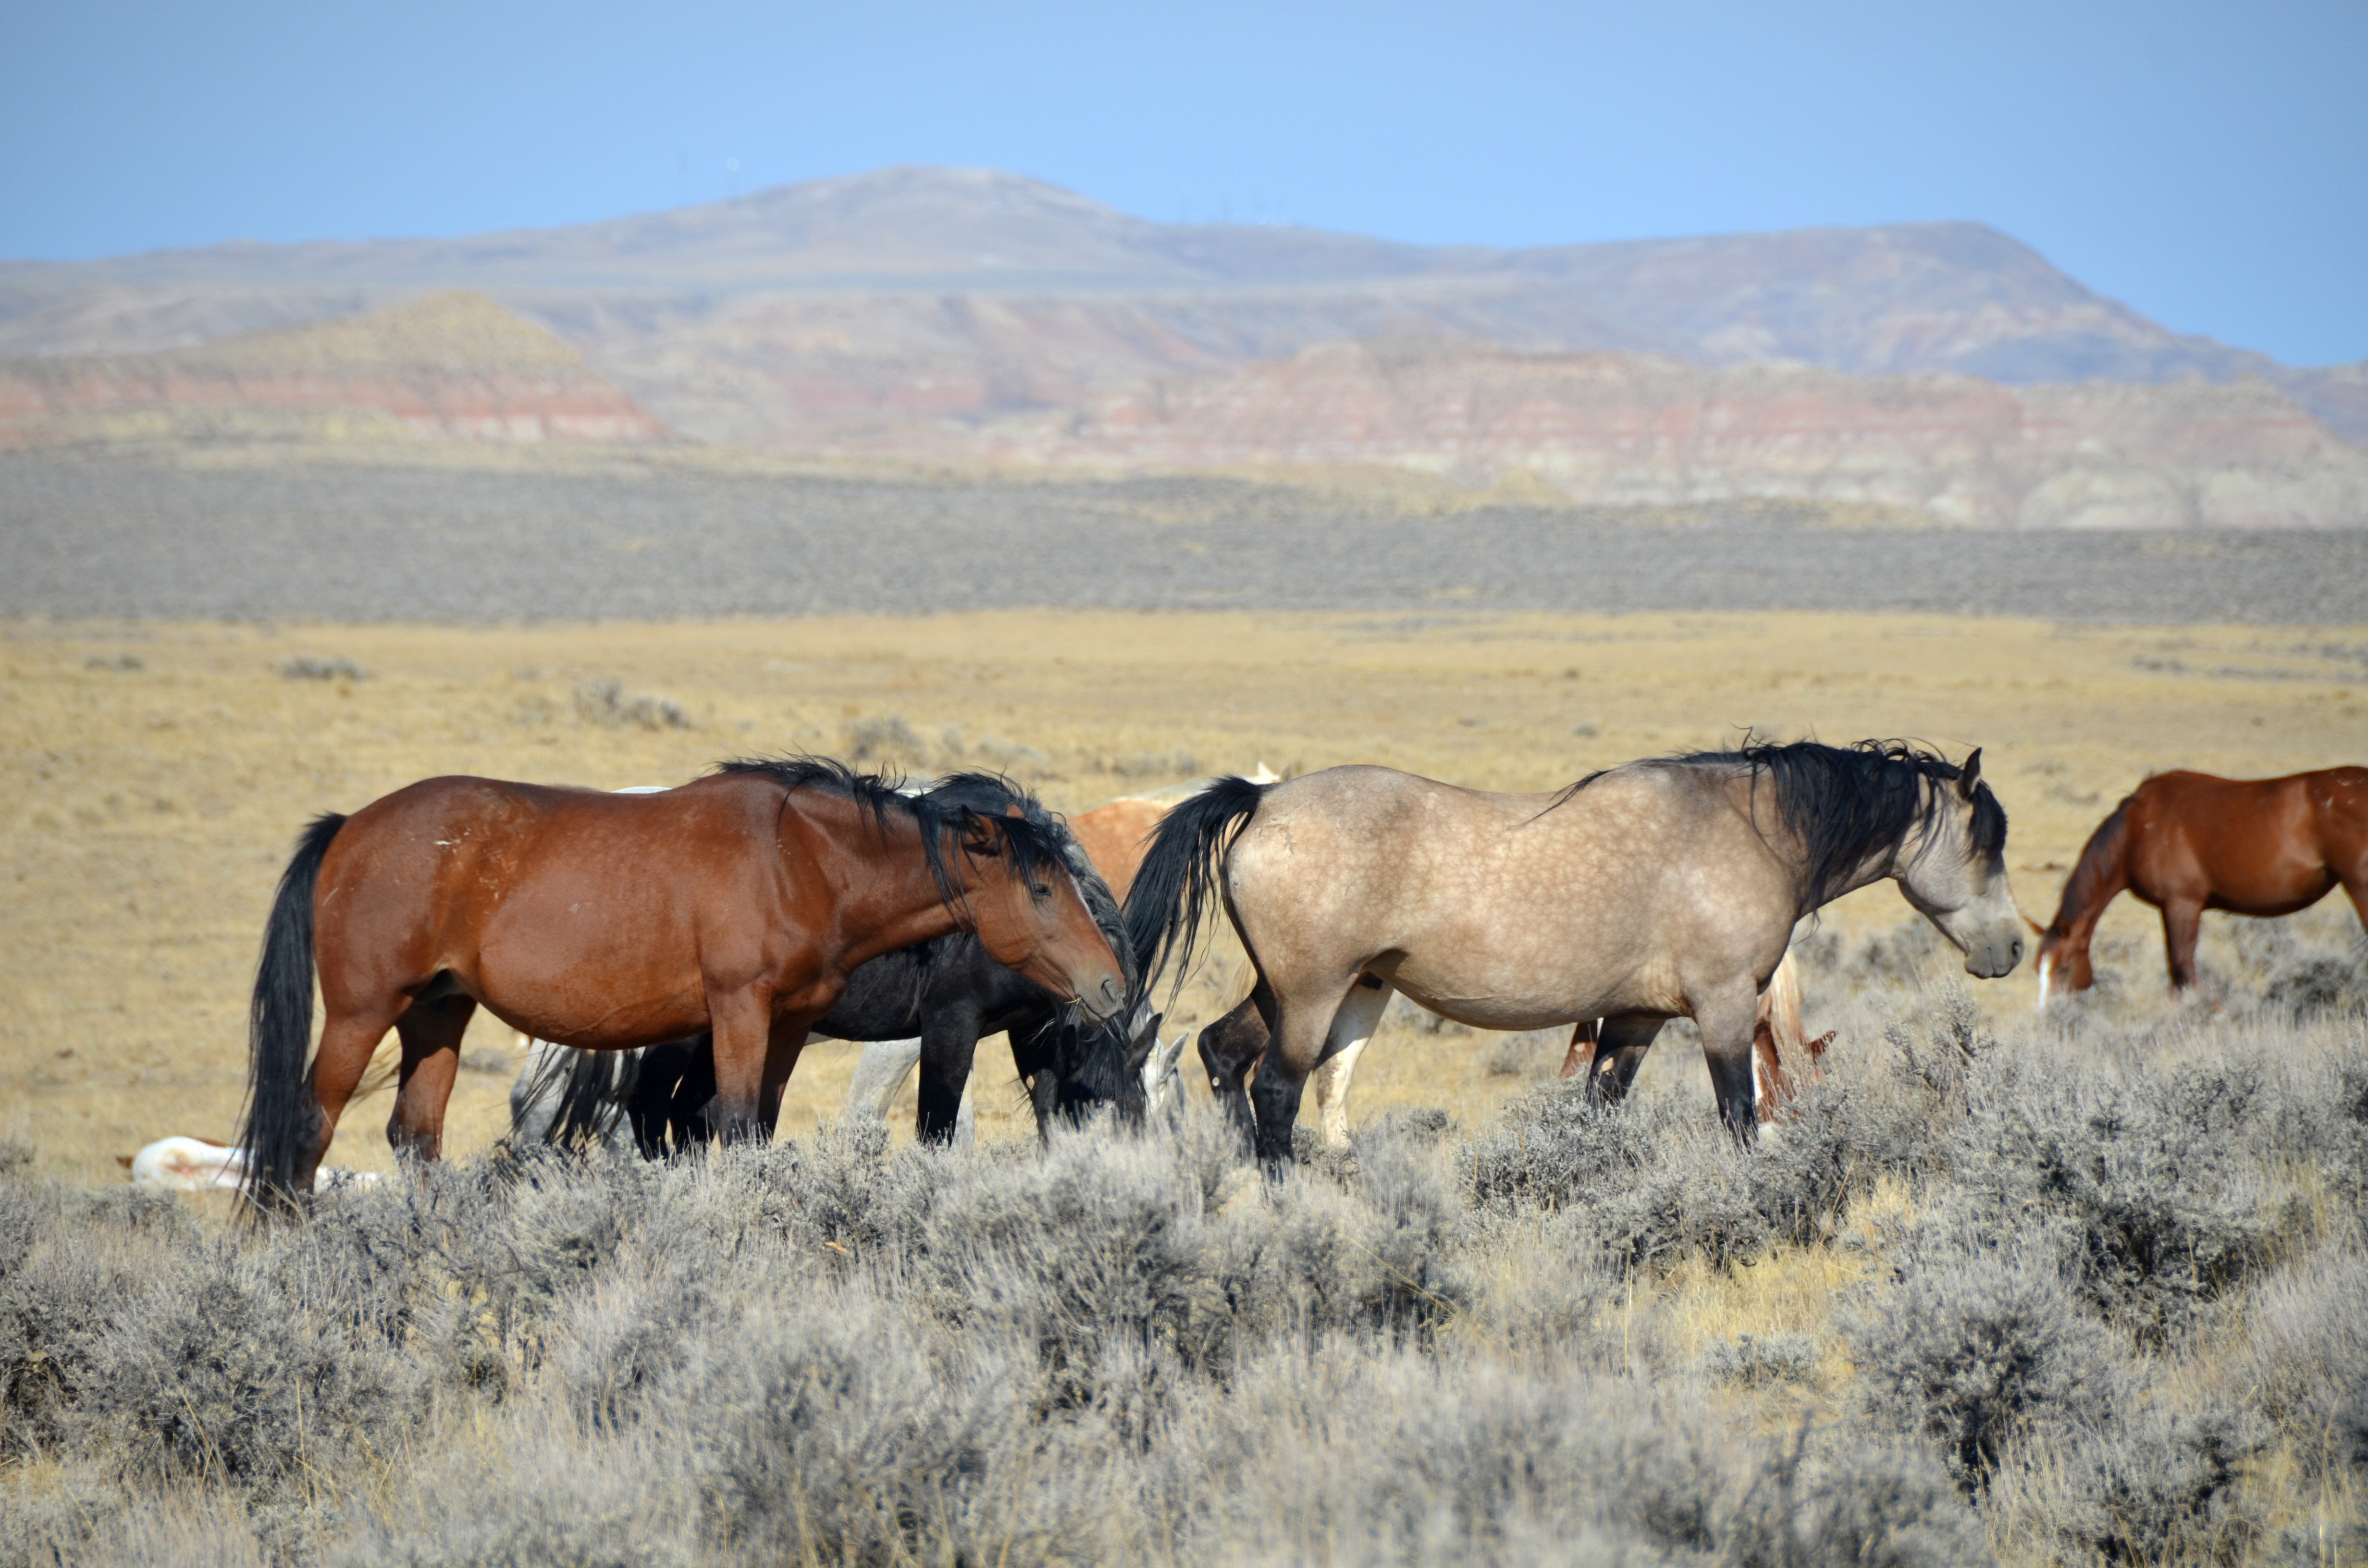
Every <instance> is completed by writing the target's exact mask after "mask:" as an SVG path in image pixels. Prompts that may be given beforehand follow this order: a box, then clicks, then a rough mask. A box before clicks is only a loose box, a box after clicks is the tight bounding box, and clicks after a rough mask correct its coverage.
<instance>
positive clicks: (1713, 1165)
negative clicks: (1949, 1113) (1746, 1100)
mask: <svg viewBox="0 0 2368 1568" xmlns="http://www.w3.org/2000/svg"><path fill="white" fill-rule="evenodd" d="M1790 1111H1791V1119H1789V1120H1788V1121H1787V1122H1786V1123H1785V1125H1784V1126H1783V1127H1782V1129H1781V1130H1776V1131H1771V1132H1770V1133H1769V1134H1766V1135H1763V1136H1762V1137H1760V1138H1759V1140H1757V1141H1756V1142H1753V1143H1752V1144H1750V1145H1748V1146H1746V1147H1740V1148H1738V1147H1737V1146H1736V1143H1735V1142H1734V1141H1733V1140H1732V1139H1731V1138H1729V1137H1728V1136H1727V1135H1726V1133H1725V1130H1724V1129H1722V1128H1721V1127H1720V1126H1719V1125H1718V1124H1717V1122H1716V1120H1715V1119H1714V1118H1711V1117H1708V1116H1705V1115H1703V1114H1702V1109H1701V1108H1698V1107H1693V1106H1680V1105H1679V1104H1675V1103H1672V1102H1671V1101H1670V1100H1668V1099H1643V1100H1638V1101H1634V1102H1632V1103H1629V1104H1625V1105H1621V1106H1614V1107H1604V1106H1599V1105H1596V1104H1594V1103H1593V1102H1592V1101H1591V1100H1590V1099H1589V1098H1588V1095H1587V1092H1586V1090H1585V1088H1584V1087H1583V1086H1579V1085H1570V1084H1557V1085H1554V1086H1552V1087H1549V1088H1546V1089H1544V1090H1542V1091H1539V1092H1538V1093H1535V1094H1532V1095H1529V1096H1523V1097H1522V1098H1521V1099H1520V1100H1517V1101H1516V1102H1515V1103H1514V1104H1513V1105H1512V1106H1511V1107H1510V1108H1508V1110H1507V1112H1506V1114H1505V1116H1504V1118H1503V1119H1502V1121H1501V1122H1500V1123H1499V1125H1498V1126H1497V1127H1496V1128H1493V1129H1491V1130H1489V1131H1486V1132H1483V1133H1481V1134H1480V1135H1479V1136H1477V1137H1475V1138H1474V1139H1473V1140H1472V1141H1470V1142H1467V1143H1466V1144H1465V1145H1464V1146H1463V1150H1462V1151H1461V1174H1462V1176H1463V1188H1464V1192H1465V1194H1466V1196H1467V1199H1468V1200H1469V1201H1470V1202H1472V1203H1473V1204H1474V1207H1476V1208H1478V1209H1479V1210H1482V1211H1483V1213H1485V1214H1490V1215H1494V1216H1497V1217H1504V1216H1508V1215H1517V1214H1520V1213H1522V1212H1525V1211H1530V1210H1546V1211H1556V1210H1564V1209H1565V1208H1567V1209H1569V1210H1571V1211H1573V1212H1577V1213H1582V1214H1584V1215H1586V1216H1587V1217H1588V1223H1589V1224H1590V1225H1592V1226H1593V1228H1594V1229H1595V1232H1596V1233H1597V1235H1598V1236H1599V1237H1600V1238H1601V1239H1602V1241H1603V1242H1604V1244H1606V1245H1607V1246H1608V1247H1610V1248H1611V1250H1612V1252H1613V1253H1614V1255H1615V1256H1619V1257H1621V1258H1622V1259H1624V1260H1626V1261H1627V1262H1629V1263H1632V1264H1635V1265H1646V1266H1650V1265H1666V1264H1668V1263H1669V1262H1673V1261H1675V1260H1676V1259H1677V1258H1678V1257H1679V1256H1685V1255H1686V1254H1688V1253H1697V1252H1698V1253H1700V1254H1701V1255H1702V1256H1705V1257H1707V1258H1708V1259H1709V1260H1710V1261H1711V1262H1712V1263H1713V1264H1714V1265H1717V1266H1719V1267H1729V1266H1732V1265H1736V1264H1742V1263H1748V1262H1751V1261H1753V1260H1754V1259H1756V1258H1758V1257H1759V1256H1761V1255H1762V1254H1764V1253H1765V1252H1766V1251H1767V1250H1768V1249H1769V1248H1770V1246H1773V1245H1775V1244H1778V1243H1793V1244H1808V1243H1814V1242H1816V1241H1819V1240H1822V1239H1825V1238H1827V1237H1829V1236H1830V1235H1832V1234H1833V1233H1834V1231H1835V1227H1836V1225H1837V1223H1838V1222H1839V1220H1840V1219H1841V1217H1842V1215H1843V1214H1844V1213H1845V1212H1846V1211H1847V1210H1848V1208H1849V1206H1850V1200H1851V1199H1852V1198H1853V1197H1854V1196H1856V1195H1858V1194H1860V1193H1862V1192H1864V1191H1865V1190H1867V1189H1868V1188H1869V1187H1872V1186H1873V1183H1874V1182H1875V1181H1877V1180H1879V1179H1880V1178H1881V1177H1882V1176H1884V1175H1885V1174H1888V1173H1891V1172H1895V1171H1903V1170H1916V1169H1919V1168H1921V1167H1922V1166H1923V1165H1926V1164H1927V1163H1929V1160H1930V1154H1929V1152H1928V1151H1929V1146H1930V1134H1929V1131H1927V1129H1926V1128H1925V1127H1924V1126H1923V1124H1922V1123H1921V1122H1920V1121H1919V1120H1918V1118H1917V1116H1916V1115H1915V1113H1914V1111H1913V1108H1910V1107H1908V1106H1907V1105H1905V1104H1903V1103H1900V1102H1896V1101H1885V1100H1883V1099H1881V1098H1879V1097H1877V1096H1873V1095H1871V1094H1868V1093H1866V1092H1864V1091H1862V1090H1861V1089H1859V1088H1857V1087H1855V1086H1853V1085H1846V1084H1839V1083H1827V1084H1819V1085H1808V1086H1806V1087H1805V1088H1804V1091H1803V1092H1802V1093H1801V1094H1800V1096H1798V1097H1797V1098H1796V1099H1795V1100H1794V1101H1793V1105H1792V1107H1791V1108H1790Z"/></svg>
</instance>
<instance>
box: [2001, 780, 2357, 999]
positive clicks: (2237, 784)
mask: <svg viewBox="0 0 2368 1568" xmlns="http://www.w3.org/2000/svg"><path fill="white" fill-rule="evenodd" d="M2339 886H2340V887H2341V888H2342V889H2343V891H2344V892H2348V893H2350V894H2351V908H2352V911H2353V913H2354V914H2356V915H2359V916H2360V920H2361V924H2362V926H2368V767H2330V768H2326V769H2324V770H2322V771H2320V772H2317V773H2296V774H2293V775H2290V776H2288V777H2287V778H2256V779H2245V778H2214V777H2213V776H2212V775H2211V774H2209V773H2185V772H2180V773H2160V774H2157V775H2156V776H2155V777H2153V778H2149V779H2147V780H2146V782H2145V783H2143V784H2141V785H2139V786H2138V787H2137V788H2136V789H2135V790H2132V791H2130V794H2129V796H2128V798H2127V799H2125V800H2123V801H2122V803H2121V804H2120V805H2118V806H2115V807H2114V808H2113V810H2112V815H2110V816H2108V817H2106V818H2105V820H2104V821H2103V822H2102V823H2100V824H2098V826H2097V831H2096V832H2094V833H2092V834H2090V835H2089V842H2088V844H2087V845H2086V846H2084V847H2083V848H2082V849H2081V851H2080V859H2079V863H2078V864H2077V865H2075V866H2074V867H2073V868H2072V875H2071V877H2070V878H2069V879H2068V880H2066V882H2065V884H2064V898H2063V901H2062V903H2059V904H2058V905H2057V906H2056V910H2055V919H2054V920H2053V921H2051V922H2049V923H2048V924H2047V925H2046V926H2040V925H2038V924H2037V923H2036V922H2033V923H2032V930H2034V931H2037V932H2038V933H2039V955H2038V956H2039V1005H2040V1006H2042V1007H2045V1006H2047V1001H2048V997H2049V996H2050V994H2052V993H2053V991H2054V990H2055V988H2057V987H2059V986H2060V987H2061V988H2062V989H2064V990H2066V991H2086V990H2087V989H2089V986H2090V985H2091V984H2093V983H2095V981H2096V978H2097V977H2096V971H2095V970H2094V969H2093V968H2091V967H2090V965H2089V938H2090V937H2092V936H2094V935H2095V933H2096V929H2097V921H2098V919H2099V918H2100V916H2102V915H2104V913H2105V906H2106V905H2107V904H2109V903H2112V902H2113V900H2114V899H2115V898H2117V897H2119V896H2120V895H2121V894H2122V893H2123V892H2128V893H2131V894H2134V895H2135V897H2136V898H2137V900H2138V902H2139V903H2147V904H2151V905H2153V906H2154V907H2155V908H2156V909H2157V910H2159V911H2160V912H2161V914H2162V946H2163V957H2164V960H2166V962H2168V964H2169V968H2170V985H2171V989H2172V990H2173V991H2184V990H2186V989H2187V988H2188V987H2189V986H2191V985H2192V984H2194V983H2195V938H2196V934H2197V932H2198V930H2199V929H2200V928H2201V927H2202V926H2203V912H2204V911H2205V910H2207V909H2225V910H2226V911H2228V912H2229V913H2230V914H2232V915H2263V916H2274V915H2292V914H2294V912H2295V911H2296V910H2301V909H2307V908H2309V907H2310V906H2311V905H2312V904H2314V903H2317V902H2318V901H2319V900H2320V899H2322V898H2325V897H2326V896H2327V895H2328V892H2331V891H2332V890H2334V889H2335V888H2337V887H2339Z"/></svg>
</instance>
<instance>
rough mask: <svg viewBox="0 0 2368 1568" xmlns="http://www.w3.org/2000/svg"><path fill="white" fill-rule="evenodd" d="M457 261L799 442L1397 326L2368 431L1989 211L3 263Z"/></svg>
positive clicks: (660, 237)
mask: <svg viewBox="0 0 2368 1568" xmlns="http://www.w3.org/2000/svg"><path fill="white" fill-rule="evenodd" d="M450 288H467V289H473V290H481V291H483V292H485V293H487V294H489V295H491V296H492V297H493V298H495V299H497V300H499V301H502V302H503V303H504V304H506V305H507V306H509V307H511V308H512V309H514V310H517V311H519V312H522V313H524V314H526V315H528V316H529V317H530V318H532V319H534V320H536V321H539V322H541V323H542V324H545V325H548V326H550V327H552V329H553V330H554V331H556V332H558V333H559V334H560V335H562V336H564V337H565V338H566V339H567V340H568V341H569V342H570V343H571V344H573V345H575V347H578V348H579V349H581V350H582V351H583V352H584V354H585V356H586V360H587V362H588V364H589V365H590V366H591V368H592V369H594V370H596V371H597V372H598V373H600V374H602V375H605V376H608V377H609V378H611V379H613V380H614V381H617V382H618V383H619V384H620V386H622V387H623V388H624V389H625V390H626V391H627V392H629V393H630V394H631V395H632V397H633V398H634V399H635V400H636V401H637V402H639V403H641V404H642V405H643V407H645V408H647V409H649V410H650V411H651V412H652V413H653V414H654V415H655V416H656V417H658V418H659V419H661V420H663V421H664V422H665V423H666V424H667V425H668V426H672V427H673V428H676V429H677V430H680V431H682V432H683V433H685V434H686V435H689V436H693V437H699V438H701V439H708V440H729V441H734V442H742V443H749V444H757V445H764V446H769V447H774V448H780V449H793V448H800V447H806V446H811V445H813V444H815V443H816V442H817V441H826V440H831V439H837V438H842V437H856V436H862V435H864V434H866V433H868V432H876V431H877V430H878V429H879V428H880V427H881V426H883V425H888V426H894V425H898V424H901V423H905V422H908V421H910V420H911V419H913V418H916V417H921V418H948V417H951V418H956V419H964V420H976V419H985V418H993V417H997V416H1001V415H1009V414H1014V413H1021V412H1026V411H1029V410H1030V409H1041V408H1045V407H1057V406H1066V405H1069V404H1072V403H1079V402H1082V401H1085V400H1087V399H1090V398H1093V397H1097V396H1099V395H1102V394H1104V393H1108V392H1113V391H1115V390H1117V389H1119V388H1121V387H1124V386H1127V385H1129V384H1131V383H1133V382H1135V381H1141V380H1143V379H1144V378H1145V377H1151V376H1166V375H1174V374H1177V373H1179V372H1201V371H1210V370H1220V369H1232V368H1236V367H1239V366H1241V365H1244V364H1247V363H1248V362H1250V361H1252V360H1256V359H1259V358H1271V357H1275V356H1281V355H1290V354H1293V353H1296V352H1298V351H1299V350H1301V349H1304V348H1306V347H1312V346H1314V345H1315V344H1318V343H1323V342H1327V341H1332V340H1336V339H1341V338H1351V337H1371V336H1377V335H1417V336H1439V337H1450V338H1483V339H1486V340H1489V341H1492V342H1497V343H1503V344H1507V345H1509V346H1512V347H1520V348H1526V349H1538V350H1557V351H1570V350H1580V349H1600V348H1616V349H1628V350H1635V351H1642V352H1651V353H1658V354H1664V355H1668V356H1670V357H1672V358H1678V359H1680V360H1684V361H1688V362H1691V363H1694V364H1700V365H1705V366H1723V365H1733V364H1741V363H1748V362H1755V361H1760V360H1768V359H1793V360H1801V361H1804V362H1807V363H1810V364H1815V365H1819V366H1824V367H1827V368H1829V369H1842V370H1852V371H1882V372H1890V373H1924V372H1938V371H1959V372H1973V373H1976V374H1980V375H1984V376H1987V377H1988V378H1990V379H1993V380H1997V381H2004V382H2009V383H2025V382H2043V381H2085V380H2092V379H2109V380H2115V381H2136V382H2157V381H2175V380H2179V379H2182V378H2202V379H2204V380H2207V381H2229V380H2233V379H2235V378H2237V377H2238V376H2241V375H2245V374H2257V375H2260V376H2263V377H2267V378H2271V379H2273V380H2275V381H2278V382H2279V384H2281V385H2283V386H2284V387H2285V388H2286V390H2287V391H2288V392H2289V393H2290V394H2291V395H2293V396H2294V397H2295V398H2297V399H2298V400H2299V401H2301V402H2302V403H2303V404H2304V406H2305V407H2306V408H2308V409H2310V410H2311V411H2312V412H2313V413H2314V414H2315V415H2317V416H2318V417H2320V418H2321V419H2323V420H2326V421H2328V423H2329V424H2330V425H2331V426H2333V427H2334V428H2335V429H2336V430H2337V431H2338V433H2340V434H2342V435H2344V436H2346V437H2351V438H2354V439H2357V438H2361V437H2363V436H2368V407H2362V403H2361V401H2360V399H2359V398H2358V397H2357V395H2356V391H2357V387H2356V383H2357V372H2356V370H2354V371H2352V372H2349V374H2351V381H2350V382H2346V381H2343V379H2342V378H2343V377H2344V375H2345V374H2347V372H2344V371H2340V370H2338V371H2334V372H2318V371H2295V370H2288V369H2286V368H2284V367H2282V366H2279V365H2277V364H2275V363H2274V362H2273V361H2271V360H2270V359H2268V358H2265V357H2263V356H2261V355H2259V354H2252V353H2248V352H2245V351H2242V350H2239V349H2235V348H2231V347H2226V346H2225V345H2222V344H2218V343H2214V342H2213V341H2211V340H2209V339H2206V338H2200V337H2192V336H2183V335H2179V334H2176V333H2173V332H2171V331H2169V329H2167V328H2165V327H2163V326H2161V325H2159V324H2157V323H2154V322H2151V321H2148V320H2147V319H2146V318H2145V317H2144V316H2141V315H2139V314H2138V313H2137V312H2134V311H2132V310H2130V309H2129V308H2128V307H2126V306H2124V305H2122V304H2120V303H2119V302H2117V301H2112V300H2110V299H2106V298H2104V297H2102V296H2100V295H2098V294H2096V293H2094V292H2093V291H2091V290H2089V289H2087V288H2084V287H2083V286H2081V285H2080V284H2079V283H2078V282H2077V281H2075V280H2074V279H2072V278H2067V277H2066V276H2065V275H2064V274H2063V273H2061V272H2059V271H2057V270H2056V269H2055V267H2051V266H2049V265H2048V263H2047V262H2046V261H2045V260H2044V258H2043V257H2041V256H2038V255H2037V254H2036V253H2034V252H2033V251H2032V250H2031V249H2030V248H2029V247H2027V246H2025V245H2023V244H2020V243H2018V242H2017V241H2015V240H2013V239H2011V238H2009V237H2008V236H2006V235H2004V234H2000V233H1997V232H1996V231H1994V230H1991V229H1988V228H1986V227H1983V226H1982V225H1980V224H1975V223H1908V224H1893V225H1886V226H1881V227H1874V228H1864V229H1825V230H1804V231H1795V232H1791V233H1768V234H1736V235H1720V236H1708V237H1699V238H1690V239H1673V240H1645V241H1634V242H1624V243H1619V244H1589V245H1569V246H1554V247H1541V248H1533V249H1527V250H1501V249H1488V248H1486V247H1480V246H1425V245H1410V244H1394V243H1391V242H1387V241H1383V240H1375V239H1369V238H1364V237H1360V236H1357V235H1349V234H1337V233H1325V232H1322V231H1317V230H1311V229H1304V228H1290V227H1269V226H1252V225H1240V224H1231V225H1228V224H1172V223H1158V222H1149V221H1147V220H1144V219H1140V218H1135V217H1131V216H1128V215H1126V214H1123V213H1120V212H1116V211H1113V210H1110V209H1109V208H1106V207H1103V206H1100V205H1099V204H1098V203H1096V202H1093V201H1091V200H1088V199H1086V198H1084V197H1082V196H1078V195H1076V193H1074V192H1071V191H1066V190H1062V189H1060V188H1058V187H1053V186H1049V185H1045V184H1043V183H1042V182H1040V181H1035V180H1029V179H1024V178H1020V177H1019V176H1011V175H1006V174H1000V173H996V172H995V171H991V170H969V169H934V168H901V169H889V170H883V171H880V172H877V173H873V174H868V175H861V176H850V177H847V178H842V179H830V180H817V181H813V182H810V183H807V184H803V185H796V186H788V187H780V188H777V189H772V190H767V191H760V192H757V193H755V194H753V195H751V196H748V197H745V198H742V199H738V200H736V201H729V202H717V203H711V204H708V205H704V206H700V207H691V208H685V209H681V210H676V211H669V212H659V213H650V214H643V215H640V216H635V217H630V218H621V219H616V220H612V221H609V222H598V223H587V224H580V225H576V226H573V227H568V228H561V229H552V230H546V231H518V232H514V233H501V234H492V235H482V236H474V237H471V238H465V239H455V240H388V241H370V242H364V243H357V244H332V243H322V244H303V245H256V244H235V245H222V246H216V247H213V248H211V249H206V250H197V251H181V252H163V253H156V254H153V255H148V256H129V257H120V258H115V259H110V260H105V261H94V262H81V263H14V264H5V265H0V353H14V354H20V355H21V354H33V355H61V354H90V353H122V352H150V351H155V350H160V349H166V348H173V347H188V346H190V345H192V344H196V343H199V342H202V341H205V340H208V339H210V338H212V337H215V336H219V335H222V334H224V333H227V332H233V331H240V330H247V329H252V328H256V327H262V326H271V325H283V324H295V323H301V322H305V321H312V320H317V319H322V318H324V317H330V316H337V315H343V314H347V313H350V312H355V311H357V310H360V309H363V308H365V307H367V306H370V305H373V304H385V303H388V302H392V301H397V300H401V299H405V298H409V297H411V296H413V295H416V294H417V293H418V292H420V291H422V290H430V289H450ZM2347 387H2348V388H2349V389H2350V390H2349V391H2347V390H2346V389H2347Z"/></svg>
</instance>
